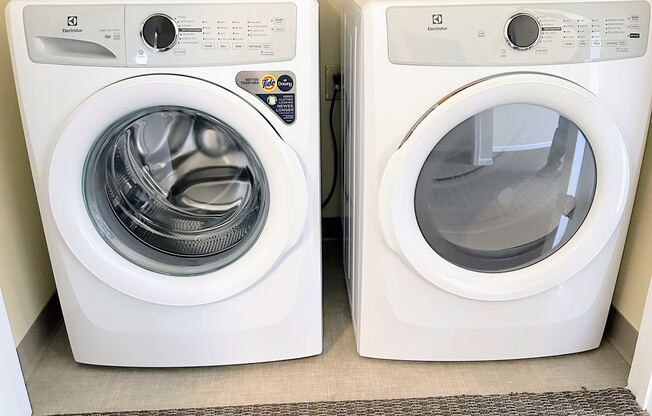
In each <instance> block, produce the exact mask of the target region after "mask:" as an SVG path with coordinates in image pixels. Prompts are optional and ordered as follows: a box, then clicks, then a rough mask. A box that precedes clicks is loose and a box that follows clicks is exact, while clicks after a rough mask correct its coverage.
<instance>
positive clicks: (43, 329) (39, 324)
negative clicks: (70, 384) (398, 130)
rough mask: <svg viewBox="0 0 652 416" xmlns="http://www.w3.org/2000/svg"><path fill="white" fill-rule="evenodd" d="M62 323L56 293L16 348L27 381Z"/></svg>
mask: <svg viewBox="0 0 652 416" xmlns="http://www.w3.org/2000/svg"><path fill="white" fill-rule="evenodd" d="M62 323H63V315H62V313H61V305H60V304H59V297H58V296H57V294H56V293H55V294H54V295H53V296H52V298H50V300H49V301H48V303H47V304H46V305H45V307H44V308H43V310H42V311H41V313H40V314H39V315H38V317H37V318H36V320H35V321H34V323H33V324H32V326H31V327H30V328H29V330H28V331H27V334H26V335H25V337H23V339H22V341H20V343H19V344H18V347H17V348H16V351H18V359H19V360H20V366H21V368H22V370H23V377H24V378H25V381H27V380H29V378H30V376H31V375H32V373H33V372H34V369H35V368H36V365H37V364H38V362H39V361H40V360H41V357H42V356H43V353H44V352H45V350H46V349H47V347H48V345H50V341H52V338H53V337H54V334H55V333H56V332H57V330H58V329H59V328H60V327H61V324H62Z"/></svg>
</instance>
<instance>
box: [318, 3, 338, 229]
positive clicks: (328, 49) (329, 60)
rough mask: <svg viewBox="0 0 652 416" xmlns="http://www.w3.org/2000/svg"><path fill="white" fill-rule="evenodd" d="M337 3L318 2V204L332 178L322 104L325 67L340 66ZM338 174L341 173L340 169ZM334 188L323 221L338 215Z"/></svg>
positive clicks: (327, 102) (326, 107)
mask: <svg viewBox="0 0 652 416" xmlns="http://www.w3.org/2000/svg"><path fill="white" fill-rule="evenodd" d="M340 15H341V2H340V0H319V39H320V40H319V67H320V70H319V72H320V84H321V88H320V91H321V105H320V107H321V149H322V158H321V161H322V167H321V172H322V177H321V187H322V189H321V194H322V200H323V199H324V198H326V195H327V194H328V190H329V188H330V185H331V183H332V174H333V145H332V144H331V134H330V128H329V126H328V119H329V117H328V114H329V110H330V104H331V101H330V100H326V99H325V98H324V97H326V94H325V91H326V88H325V87H326V86H325V73H324V72H325V70H324V68H325V67H326V65H339V64H340V18H341V16H340ZM340 102H341V101H339V99H338V100H336V102H335V109H334V118H333V121H334V127H335V136H336V138H337V140H338V142H337V146H338V149H339V150H341V149H342V147H341V143H340V142H339V138H340ZM340 172H341V169H340ZM339 179H341V177H338V186H337V188H336V190H335V194H334V195H333V199H332V200H331V201H330V202H329V203H328V205H326V207H325V208H324V210H323V212H322V216H324V217H338V216H339V215H340V187H339Z"/></svg>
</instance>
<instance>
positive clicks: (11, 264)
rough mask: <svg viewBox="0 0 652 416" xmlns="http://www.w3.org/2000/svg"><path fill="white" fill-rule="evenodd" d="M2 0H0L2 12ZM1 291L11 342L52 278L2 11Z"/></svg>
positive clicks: (50, 288) (44, 297) (48, 292)
mask: <svg viewBox="0 0 652 416" xmlns="http://www.w3.org/2000/svg"><path fill="white" fill-rule="evenodd" d="M6 3H7V0H1V1H0V6H1V7H2V10H4V7H5V4H6ZM0 102H2V111H0V195H2V203H1V204H0V230H1V231H0V232H1V234H2V238H1V239H0V265H1V267H2V272H0V289H2V293H3V295H4V300H5V303H6V306H7V313H8V315H9V320H10V322H11V327H12V332H13V336H14V341H15V342H16V345H18V343H19V342H20V341H21V340H22V339H23V337H24V336H25V334H26V333H27V330H28V329H29V328H30V326H31V325H32V324H33V323H34V320H35V319H36V317H37V316H38V315H39V313H40V312H41V310H42V309H43V307H44V306H45V304H46V303H47V301H48V300H49V299H50V297H52V295H53V294H54V282H53V280H52V271H51V269H50V262H49V259H48V255H47V250H46V246H45V241H44V237H43V231H42V228H41V219H40V216H39V213H38V208H37V205H36V195H35V194H34V185H33V183H32V175H31V172H30V169H29V163H28V161H27V151H26V149H25V141H24V139H23V131H22V128H21V123H20V114H19V113H18V103H17V102H16V90H15V86H14V80H13V77H12V69H11V60H10V58H9V50H8V44H7V31H6V28H5V19H4V14H3V16H2V21H1V22H0Z"/></svg>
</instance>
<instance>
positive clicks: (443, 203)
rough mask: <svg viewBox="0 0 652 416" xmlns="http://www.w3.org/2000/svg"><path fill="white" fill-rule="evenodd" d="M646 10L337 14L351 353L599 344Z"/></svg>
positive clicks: (639, 93) (389, 6)
mask: <svg viewBox="0 0 652 416" xmlns="http://www.w3.org/2000/svg"><path fill="white" fill-rule="evenodd" d="M649 23H650V4H649V3H648V2H647V1H620V0H618V1H571V2H566V1H565V2H558V1H548V2H523V1H507V2H498V1H489V0H484V1H477V0H474V1H456V2H445V1H432V0H431V1H425V0H408V1H382V0H369V1H364V0H359V1H348V2H345V5H344V12H343V28H344V34H343V37H342V39H343V50H344V53H343V61H344V62H343V78H344V100H345V101H344V104H345V105H344V115H343V120H344V121H345V123H344V128H343V130H344V137H345V143H346V144H345V147H346V151H347V155H346V158H347V169H346V171H345V176H346V180H345V182H346V188H345V190H344V198H343V199H344V201H345V202H344V204H345V206H344V211H345V213H346V216H345V228H346V235H347V238H346V258H347V261H346V271H347V281H348V285H349V293H350V298H351V299H350V300H351V305H352V315H353V319H354V322H355V331H356V335H357V344H358V351H359V352H360V354H362V355H364V356H369V357H379V358H390V359H410V360H493V359H513V358H525V357H537V356H548V355H556V354H566V353H572V352H578V351H584V350H589V349H592V348H596V347H597V346H598V345H599V344H600V340H601V338H602V334H603V330H604V326H605V320H606V317H607V313H608V311H609V306H610V301H611V298H612V293H613V289H614V284H615V281H616V275H617V272H618V267H619V262H620V258H621V253H622V249H623V244H624V240H625V235H626V232H627V226H628V221H629V217H630V212H631V208H632V202H633V200H634V193H635V190H636V184H637V179H638V175H639V168H640V166H641V158H642V156H643V149H644V144H645V138H646V132H647V127H648V120H649V116H650V102H651V92H652V60H651V57H650V53H649V52H648V37H649Z"/></svg>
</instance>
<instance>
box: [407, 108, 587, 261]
mask: <svg viewBox="0 0 652 416" xmlns="http://www.w3.org/2000/svg"><path fill="white" fill-rule="evenodd" d="M596 178H597V172H596V161H595V157H594V154H593V151H592V149H591V145H590V143H589V141H588V140H587V138H586V137H585V136H584V133H583V132H582V131H581V130H580V129H579V128H578V127H577V126H576V125H575V124H574V123H573V121H571V120H569V119H567V118H565V117H563V116H561V115H560V114H559V113H557V112H556V111H553V110H551V109H549V108H546V107H543V106H538V105H531V104H505V105H499V106H496V107H494V108H491V109H489V110H486V111H483V112H481V113H478V114H476V115H475V116H472V117H470V118H468V119H466V120H465V121H464V122H462V123H461V124H459V125H457V127H455V128H453V129H452V130H450V131H449V132H448V133H447V134H446V135H445V136H444V137H443V138H442V139H441V140H440V141H438V142H437V145H436V146H435V147H434V148H433V149H432V151H431V152H430V154H429V156H428V157H427V159H426V161H425V163H424V165H423V167H422V169H421V171H420V173H419V175H418V179H417V183H416V192H415V200H414V203H415V213H416V219H417V223H418V226H419V229H420V231H421V233H422V234H423V236H424V238H425V239H426V241H427V243H428V244H429V245H430V247H431V248H432V249H433V250H434V251H435V252H437V254H438V255H439V256H441V257H442V258H444V259H445V260H447V261H449V262H451V263H453V264H455V265H457V266H459V267H462V268H465V269H468V270H473V271H478V272H507V271H513V270H518V269H521V268H524V267H527V266H530V265H532V264H535V263H537V262H539V261H541V260H543V259H545V258H546V257H549V256H550V255H552V254H553V253H554V252H556V251H557V250H559V249H560V248H561V247H562V246H563V245H564V244H565V243H566V242H568V241H569V240H570V239H571V237H572V236H573V235H574V234H575V232H576V231H577V230H578V229H579V228H580V226H581V225H582V223H583V221H584V220H585V218H586V217H587V215H588V213H589V210H590V208H591V204H592V201H593V198H594V194H595V191H596Z"/></svg>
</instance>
